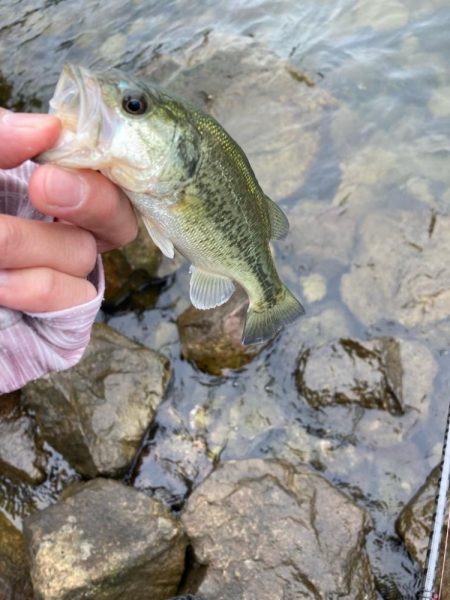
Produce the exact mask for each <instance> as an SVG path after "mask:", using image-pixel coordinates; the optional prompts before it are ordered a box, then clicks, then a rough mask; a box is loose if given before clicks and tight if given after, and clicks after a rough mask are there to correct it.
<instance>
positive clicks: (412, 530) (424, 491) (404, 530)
mask: <svg viewBox="0 0 450 600" xmlns="http://www.w3.org/2000/svg"><path fill="white" fill-rule="evenodd" d="M440 476H441V469H440V467H436V468H435V469H433V471H431V473H430V475H429V476H428V478H427V480H426V482H425V483H424V484H423V486H422V487H421V488H420V489H419V490H418V491H417V493H416V494H415V495H414V497H413V498H411V500H410V502H408V504H407V505H406V506H405V508H404V509H403V510H402V512H401V513H400V515H399V517H398V519H397V522H396V529H397V531H398V534H399V536H400V537H401V538H402V540H403V542H404V543H405V546H406V549H407V550H408V552H409V553H410V555H411V556H412V557H413V558H414V560H416V561H417V562H418V563H419V565H420V566H421V567H422V569H423V568H424V567H425V561H426V558H427V550H428V544H429V542H430V536H431V533H432V528H433V515H434V513H435V509H436V497H437V493H438V491H439V478H440Z"/></svg>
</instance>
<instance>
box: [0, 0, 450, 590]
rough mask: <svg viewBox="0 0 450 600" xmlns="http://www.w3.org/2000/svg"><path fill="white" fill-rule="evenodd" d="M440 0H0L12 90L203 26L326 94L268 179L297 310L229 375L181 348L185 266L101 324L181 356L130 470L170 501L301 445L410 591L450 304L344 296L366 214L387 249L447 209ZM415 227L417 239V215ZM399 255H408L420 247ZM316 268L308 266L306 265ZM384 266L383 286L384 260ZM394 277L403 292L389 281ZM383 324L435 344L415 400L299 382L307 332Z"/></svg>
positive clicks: (380, 571)
mask: <svg viewBox="0 0 450 600" xmlns="http://www.w3.org/2000/svg"><path fill="white" fill-rule="evenodd" d="M446 4H447V3H446V2H444V1H439V0H434V1H431V0H430V1H425V2H424V1H419V0H410V1H409V2H401V1H400V0H388V1H384V2H381V0H377V1H375V2H373V1H370V0H330V1H328V2H323V3H320V4H319V5H318V3H317V2H312V1H306V2H302V3H298V2H294V1H293V0H290V1H281V2H263V1H257V0H252V1H250V2H245V3H244V2H237V1H233V2H228V3H226V4H225V5H224V3H218V2H212V1H210V2H206V1H203V2H197V3H191V2H185V1H182V0H180V1H172V2H149V3H141V2H137V1H136V2H131V3H123V2H117V1H116V0H114V1H109V2H107V3H105V2H86V1H82V2H77V3H73V2H72V3H71V2H68V1H67V0H62V1H59V2H58V1H50V0H47V1H45V2H44V1H37V0H36V1H30V0H28V1H19V2H16V3H14V9H13V10H12V9H11V3H9V2H8V3H6V2H0V65H1V72H2V73H1V74H2V75H3V79H1V77H0V99H1V100H2V102H3V103H5V102H6V103H7V104H8V105H10V106H15V107H17V108H21V107H22V106H24V107H26V108H31V109H36V108H39V106H42V107H43V109H44V110H45V107H46V102H47V100H48V98H49V97H50V96H51V93H52V90H53V88H54V84H55V81H56V79H57V76H58V73H59V71H60V68H61V66H62V64H63V63H64V62H65V61H67V60H70V61H72V62H82V63H83V64H86V65H88V66H96V67H98V66H108V65H115V66H120V67H123V68H126V69H129V70H131V71H138V70H140V69H142V68H144V67H146V66H147V65H148V64H149V62H150V61H151V60H152V59H153V58H154V56H155V55H156V54H167V53H177V52H178V53H179V52H184V51H186V48H188V49H189V48H190V47H191V46H192V45H194V46H195V45H196V44H200V43H201V42H202V40H204V39H205V35H206V34H207V33H208V32H211V33H212V34H213V35H214V34H221V35H222V34H226V35H232V36H236V35H243V36H246V37H249V36H251V37H252V38H253V39H254V40H256V41H257V42H259V43H261V44H262V45H264V46H267V48H268V49H270V51H273V52H274V53H276V54H277V55H278V56H279V57H281V58H285V59H289V60H290V61H291V62H292V64H293V65H294V66H295V67H296V68H298V69H300V70H301V71H303V72H304V73H306V74H307V75H308V77H309V78H310V79H311V81H312V82H313V83H314V84H315V89H316V90H320V91H323V92H324V93H327V94H328V95H329V98H331V99H332V102H330V104H329V107H328V108H326V109H325V110H323V111H322V112H320V113H314V119H315V120H314V127H313V133H312V135H313V137H312V138H311V140H313V141H314V144H312V142H311V144H312V145H314V150H312V149H311V148H312V146H310V147H309V150H308V152H309V153H310V159H308V161H305V164H304V165H299V168H298V172H296V170H295V169H293V167H292V164H289V166H288V167H287V168H289V169H290V171H289V173H288V174H287V175H286V177H281V176H280V177H279V181H275V182H274V181H273V180H271V181H270V182H268V184H267V185H268V186H270V187H271V189H270V193H271V194H272V197H273V198H274V200H276V201H277V202H279V203H280V204H281V206H283V207H284V209H285V210H286V212H287V213H288V215H289V218H290V220H291V223H292V232H291V234H290V236H289V237H288V239H287V240H286V241H284V242H282V243H280V244H278V245H277V263H278V264H279V266H280V271H281V273H282V274H283V277H284V278H285V279H286V281H287V283H288V284H289V285H290V287H291V288H292V289H293V290H294V291H295V292H297V293H299V294H300V295H302V296H303V298H305V305H306V309H307V313H306V316H305V318H304V319H302V321H300V322H298V323H296V324H294V325H292V326H290V327H288V328H286V330H285V331H283V332H282V334H281V335H280V336H279V337H278V338H277V340H276V342H275V343H274V344H273V345H272V346H270V347H269V348H268V349H267V350H265V351H264V352H263V353H262V354H261V355H260V356H259V357H258V358H257V359H256V360H254V361H253V363H252V364H251V365H250V366H248V367H246V368H243V369H241V370H239V371H237V372H227V373H226V374H224V376H223V377H211V376H208V375H206V374H203V373H200V372H198V371H197V370H196V369H195V368H194V367H192V366H191V365H190V364H189V363H187V362H184V361H182V360H180V358H179V342H178V333H177V328H176V325H175V320H176V318H177V316H178V315H179V314H181V312H182V311H183V310H184V309H185V308H186V306H187V305H188V300H187V298H188V273H187V265H184V266H183V267H182V268H181V269H180V271H179V272H177V274H176V277H175V280H174V283H173V285H172V286H171V287H170V288H169V289H167V290H166V291H164V292H163V293H162V295H161V296H160V298H159V300H158V303H157V306H156V308H154V309H152V310H148V311H146V312H145V313H144V314H143V315H137V314H133V313H131V314H124V315H118V316H114V317H112V318H109V324H110V325H112V326H113V327H115V328H116V329H118V330H119V331H121V332H123V333H125V334H127V335H128V336H131V337H133V338H135V339H136V340H139V341H141V342H142V343H144V344H148V345H149V346H150V347H153V348H156V349H160V350H161V351H162V352H163V353H165V354H166V355H167V356H169V358H170V359H171V362H172V366H173V374H174V375H173V381H172V385H171V389H170V393H169V394H168V397H167V400H166V401H165V402H164V404H163V405H162V406H161V408H160V410H159V412H158V417H157V420H156V423H155V425H154V427H152V429H151V431H150V432H149V434H148V438H147V443H146V448H145V450H144V453H143V457H142V459H141V461H140V462H139V463H138V465H136V471H135V475H136V479H135V485H137V486H138V487H141V488H143V489H152V490H156V493H157V494H159V495H160V496H162V497H164V498H165V499H166V500H167V501H169V502H170V503H171V504H172V505H173V506H175V507H177V506H180V505H181V503H182V500H183V498H184V497H185V495H186V494H187V493H188V492H189V490H190V489H191V488H192V486H193V485H196V484H197V483H199V482H200V481H201V480H202V479H203V478H204V477H205V475H206V474H207V473H208V472H209V471H210V470H211V469H212V468H213V467H214V464H215V463H216V462H217V461H218V460H227V459H231V458H243V457H255V456H283V457H286V458H288V459H289V460H293V461H304V462H309V463H311V464H312V465H313V466H314V467H315V468H318V469H320V470H321V472H322V473H323V474H324V475H325V476H326V477H327V478H329V479H330V480H331V481H332V482H333V483H334V484H335V485H337V486H338V487H340V488H341V489H342V490H343V491H345V492H346V493H347V494H350V495H351V496H352V497H353V498H354V499H355V501H356V502H357V503H358V504H359V505H361V506H363V507H365V508H367V510H368V511H369V513H370V515H371V517H372V519H373V522H374V530H373V532H372V533H371V534H370V536H369V553H370V558H371V563H372V566H373V569H374V572H375V574H376V576H377V577H378V578H379V581H380V582H382V583H383V582H384V583H385V584H386V585H387V586H388V587H389V586H391V587H392V582H395V584H396V585H397V587H398V589H399V590H400V593H401V597H403V598H410V597H411V598H412V597H414V590H415V589H416V586H417V582H418V578H419V572H418V569H417V566H416V565H415V564H414V563H413V562H412V561H411V559H410V558H409V557H408V555H407V553H406V552H405V550H404V548H403V546H402V544H401V542H400V540H399V539H398V537H397V536H396V534H395V530H394V522H395V519H396V517H397V515H398V513H399V511H400V510H401V508H402V506H403V505H404V504H405V503H406V502H408V500H409V499H410V498H411V497H412V495H413V494H414V492H415V491H416V490H417V489H418V488H419V487H420V485H421V484H422V483H423V482H424V480H425V478H426V477H427V475H428V473H429V472H430V471H431V469H432V467H433V466H434V465H435V464H437V462H438V461H439V457H440V451H441V443H442V438H443V434H444V424H445V418H446V414H447V409H448V402H449V400H450V397H449V395H448V391H447V390H448V387H449V386H448V383H449V381H448V380H449V372H450V371H449V369H448V364H449V355H448V347H449V342H450V321H449V318H448V315H449V314H450V310H447V312H446V308H449V307H448V302H447V304H446V300H445V293H444V292H445V289H446V290H447V291H448V281H447V280H444V282H443V289H444V292H442V290H440V291H439V294H440V295H439V294H438V295H439V297H440V298H442V297H444V300H442V302H441V304H439V302H438V301H436V303H434V304H433V303H432V305H431V307H427V309H426V310H427V311H428V312H426V314H425V313H424V315H420V316H419V317H418V316H417V313H416V312H414V310H411V311H410V312H408V310H407V308H404V307H403V306H401V302H397V303H393V304H392V306H391V304H390V303H389V302H388V303H386V306H385V307H384V308H383V307H382V309H380V310H379V311H378V312H377V311H376V310H375V312H374V310H371V309H367V306H366V304H367V303H365V302H364V301H363V300H364V298H366V297H367V298H368V301H369V300H370V297H371V295H372V294H373V295H376V294H377V289H376V287H374V289H367V288H364V286H363V287H361V289H359V288H358V290H357V293H354V296H357V297H356V299H355V298H352V300H351V301H350V303H349V302H344V300H345V298H346V296H345V293H344V292H343V291H342V290H343V285H344V284H343V276H345V275H346V274H348V273H349V272H354V271H355V269H356V270H357V269H358V267H359V266H360V264H361V263H362V262H364V261H366V258H367V257H366V256H365V255H364V252H363V250H364V228H365V227H366V229H367V228H368V227H369V226H368V225H367V223H368V221H367V219H368V217H370V216H371V215H374V214H375V215H380V214H381V215H383V219H384V221H383V223H384V222H390V225H389V226H387V227H386V230H383V229H381V230H380V231H381V233H380V236H381V237H380V239H381V243H382V244H384V245H389V244H390V246H389V247H392V261H393V262H394V261H395V260H397V258H396V257H395V255H396V253H397V249H396V245H397V243H398V246H399V248H400V247H402V248H403V245H404V238H405V237H407V233H405V232H404V230H399V231H397V230H396V229H395V225H396V224H397V222H398V221H399V220H401V219H402V218H403V217H404V215H405V214H407V215H408V216H407V218H408V219H417V222H418V223H420V222H423V223H425V224H426V227H428V224H429V223H432V222H433V219H434V220H436V218H437V219H438V222H439V223H445V219H444V220H441V218H443V217H447V216H450V193H449V187H450V185H449V184H450V160H449V159H450V156H449V154H450V140H449V136H448V132H449V131H450V71H449V70H448V56H449V55H450V36H449V34H448V32H449V31H450V8H449V7H448V6H447V5H446ZM83 7H84V8H83ZM80 16H81V24H80ZM270 110H271V109H269V108H268V117H270ZM305 119H306V117H305ZM225 125H227V123H225ZM229 126H230V128H231V129H232V130H233V131H232V132H233V133H234V135H235V137H236V138H237V140H238V141H241V142H242V143H243V146H244V149H247V148H246V145H245V143H244V142H243V140H245V139H246V136H248V135H250V133H251V131H250V129H249V127H250V125H249V123H248V122H247V121H246V118H245V114H241V116H240V112H239V110H237V109H235V111H234V113H233V115H232V119H231V120H230V124H229ZM299 126H300V131H299V134H298V139H297V140H296V141H295V142H294V146H295V145H297V147H296V148H294V151H295V150H298V151H299V152H300V153H301V151H302V144H303V143H304V139H305V137H303V135H302V127H303V128H304V129H305V131H306V130H307V126H308V123H307V121H305V122H302V123H299ZM235 132H236V133H235ZM272 134H273V135H276V132H272ZM304 135H306V134H304ZM240 136H242V138H241V137H240ZM255 144H256V146H257V145H258V138H256V140H255ZM257 164H258V165H259V164H261V163H260V162H257ZM255 168H256V167H255ZM259 168H260V169H261V171H260V172H258V168H256V171H257V174H258V175H260V176H261V178H262V179H264V177H265V174H264V172H263V170H262V168H261V167H259ZM305 215H306V216H307V217H308V218H311V219H313V221H312V222H313V223H315V226H314V227H315V228H313V231H312V233H311V236H310V237H308V236H307V232H306V231H305V227H303V229H302V222H304V219H305ZM433 215H434V216H433ZM405 218H406V217H405ZM314 219H316V220H315V221H314ZM386 220H387V221H386ZM430 227H431V225H430ZM430 227H428V229H430ZM431 229H432V228H431ZM408 231H409V230H408ZM411 231H412V233H411V236H412V238H414V236H416V235H419V233H420V227H419V226H418V225H417V226H416V225H414V227H412V229H411ZM446 231H448V229H444V230H443V233H441V237H440V238H438V241H437V242H436V244H437V247H436V248H435V249H434V250H433V252H434V254H432V257H431V258H430V267H429V271H430V273H431V275H430V276H434V274H436V278H437V279H439V277H440V276H441V275H440V272H441V270H442V269H441V268H440V267H441V266H442V267H443V266H444V265H445V261H446V260H447V256H448V254H447V255H446V254H444V251H445V250H446V249H448V244H447V246H446V244H445V241H446V238H445V236H446V233H445V232H446ZM303 234H304V235H303ZM384 235H386V236H387V237H386V238H383V236H384ZM397 236H398V238H397ZM402 236H403V237H402ZM306 238H307V239H306ZM305 239H306V241H305ZM439 240H441V241H439ZM409 243H410V244H416V243H417V245H418V246H420V245H421V243H422V242H421V240H420V239H411V240H410V241H409ZM399 252H400V250H399ZM401 252H403V250H402V251H401ZM401 252H400V255H401V257H402V256H403V254H401ZM420 252H421V251H420ZM427 252H428V250H427ZM430 252H431V250H430ZM427 256H428V255H427ZM405 257H406V258H405V261H409V262H408V264H409V263H410V261H411V260H412V259H410V257H409V255H405ZM374 260H375V262H376V260H377V257H376V256H375V259H374ZM401 261H402V259H401V258H400V264H399V268H398V269H397V270H396V274H397V275H398V276H399V278H400V279H399V286H400V287H401V281H402V277H403V276H404V277H405V278H407V276H409V271H407V269H406V267H405V269H406V270H405V271H402V262H401ZM441 263H442V265H441ZM310 275H314V277H316V279H315V280H314V279H313V280H311V279H309V280H308V276H310ZM377 276H378V277H379V285H380V286H381V287H382V288H383V286H384V284H385V282H384V280H383V268H381V269H380V273H379V274H378V275H377ZM387 277H390V274H389V273H386V278H387ZM317 278H319V280H320V281H321V282H322V283H324V284H325V287H324V290H325V291H324V292H323V293H321V294H319V295H318V296H316V297H317V298H318V299H317V300H316V299H315V297H314V294H312V295H309V292H308V289H309V288H308V281H309V282H311V281H313V282H314V281H317ZM344 279H345V277H344ZM355 281H358V280H355ZM349 285H350V287H353V288H354V287H355V285H356V283H354V282H353V283H352V282H350V284H349ZM377 285H378V284H377ZM386 285H387V283H386ZM446 285H447V287H446ZM314 289H316V288H313V291H314ZM387 289H388V290H394V291H395V293H396V289H395V286H391V287H388V288H387ZM369 304H370V302H369ZM424 310H425V309H424ZM430 315H431V316H430ZM380 335H390V336H399V337H400V338H402V339H404V340H415V341H417V342H420V343H421V344H422V346H420V348H422V349H423V348H425V351H426V350H428V351H429V354H427V353H426V352H425V354H424V357H425V358H424V359H423V360H424V361H425V363H426V361H427V360H428V361H431V362H430V364H431V365H432V366H430V367H429V368H428V367H427V365H424V364H423V361H422V360H420V364H419V367H418V371H417V377H418V381H417V385H416V386H415V382H414V378H413V379H412V380H411V383H410V388H411V389H410V393H411V403H413V404H414V406H415V408H414V409H411V410H410V411H407V412H406V414H405V415H404V416H403V417H398V416H393V415H391V414H389V413H387V412H385V411H381V410H375V409H372V410H364V409H361V408H359V407H356V406H351V405H350V406H334V407H329V408H327V409H321V410H313V409H311V408H310V407H309V406H308V405H307V404H306V403H305V401H304V400H303V399H302V398H301V397H300V396H299V394H298V392H297V390H296V387H295V383H294V378H293V373H294V370H295V368H296V364H297V356H298V353H299V350H300V348H301V347H302V346H303V345H305V346H307V345H314V344H317V343H319V342H326V341H329V340H332V339H334V338H336V337H339V336H347V337H348V336H355V337H360V338H370V337H374V336H380ZM433 361H435V365H434V363H433ZM433 365H434V366H433ZM422 367H423V373H422V372H421V368H422ZM435 368H437V371H436V377H435V379H434V385H431V380H430V381H429V382H428V384H427V383H426V382H425V384H423V379H426V378H427V373H429V372H431V371H433V369H435ZM422 376H423V377H422ZM420 378H422V379H421V380H420V381H419V379H420ZM421 381H422V383H421ZM427 381H428V380H427ZM421 385H423V394H422V396H421V397H420V398H417V397H416V396H417V394H416V395H415V392H414V388H415V387H417V388H418V389H419V388H420V386H421ZM413 397H414V398H413ZM408 400H409V399H408V398H406V401H407V403H408Z"/></svg>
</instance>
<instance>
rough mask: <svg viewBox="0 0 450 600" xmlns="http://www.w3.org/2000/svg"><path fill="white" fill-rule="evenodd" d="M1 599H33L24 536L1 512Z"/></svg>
mask: <svg viewBox="0 0 450 600" xmlns="http://www.w3.org/2000/svg"><path fill="white" fill-rule="evenodd" d="M0 599H1V600H33V589H32V586H31V579H30V573H29V567H28V561H27V557H26V553H25V546H24V543H23V536H22V534H21V533H20V531H18V530H17V529H16V528H15V527H14V525H12V523H11V522H10V521H9V520H8V519H7V518H6V517H5V515H4V514H3V513H1V512H0Z"/></svg>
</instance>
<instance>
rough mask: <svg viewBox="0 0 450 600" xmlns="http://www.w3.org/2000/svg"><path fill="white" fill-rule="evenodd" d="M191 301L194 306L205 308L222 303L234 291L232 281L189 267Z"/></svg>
mask: <svg viewBox="0 0 450 600" xmlns="http://www.w3.org/2000/svg"><path fill="white" fill-rule="evenodd" d="M190 273H191V282H190V294H191V302H192V304H193V305H194V306H195V308H201V309H207V308H214V307H215V306H220V305H221V304H224V303H225V302H226V301H227V300H228V299H229V298H230V296H231V295H232V293H233V292H234V283H233V282H232V281H231V279H229V278H228V277H223V276H222V275H215V274H213V273H208V272H207V271H203V270H202V269H199V268H197V267H194V265H192V266H191V268H190Z"/></svg>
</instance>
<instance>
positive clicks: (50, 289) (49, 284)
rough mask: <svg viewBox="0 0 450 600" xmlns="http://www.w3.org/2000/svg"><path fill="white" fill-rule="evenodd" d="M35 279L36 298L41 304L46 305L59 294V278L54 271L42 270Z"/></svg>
mask: <svg viewBox="0 0 450 600" xmlns="http://www.w3.org/2000/svg"><path fill="white" fill-rule="evenodd" d="M39 271H40V272H39V275H38V277H36V278H35V286H36V287H35V290H34V297H35V299H36V300H37V301H39V303H40V304H43V305H46V304H48V303H49V301H51V300H52V299H53V298H54V297H55V295H56V294H58V276H57V273H56V272H55V271H53V270H52V269H47V268H42V269H40V270H39Z"/></svg>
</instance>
